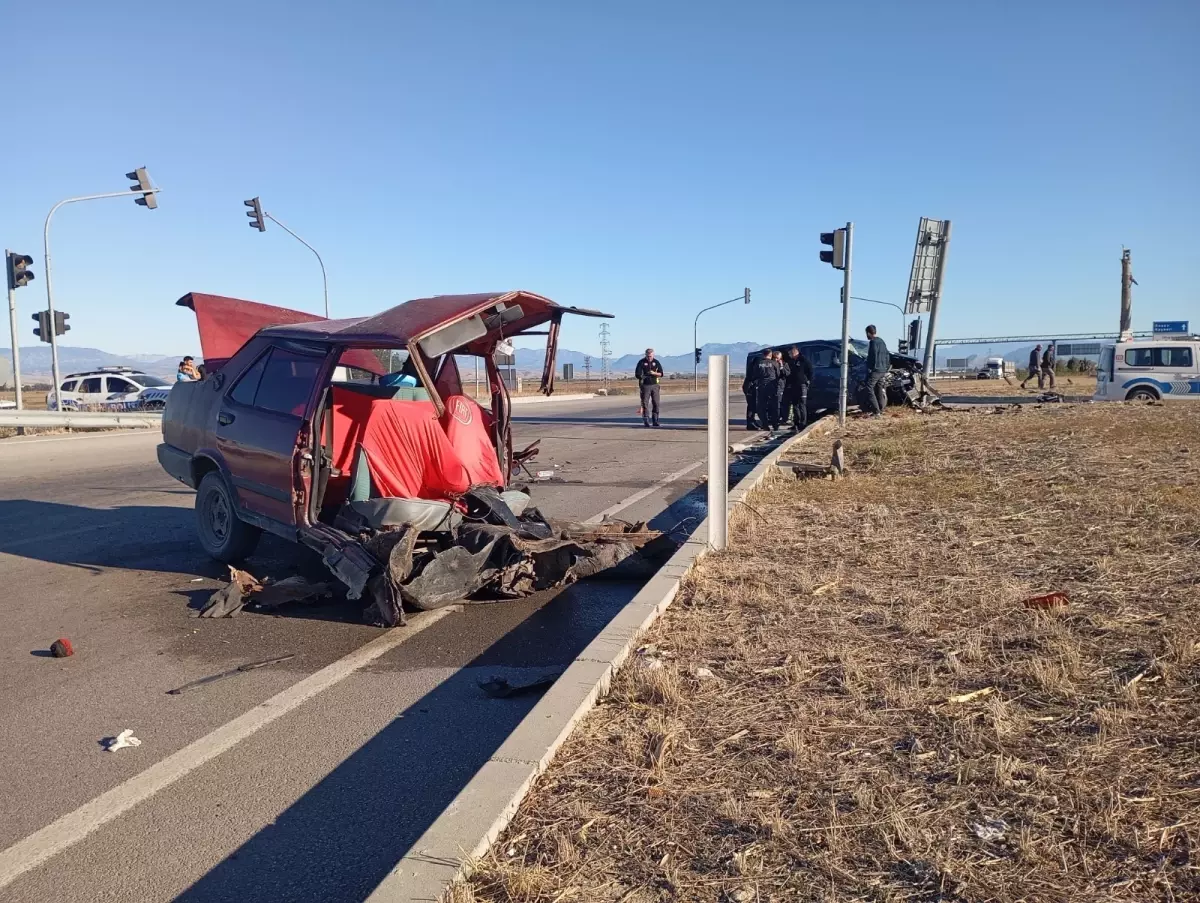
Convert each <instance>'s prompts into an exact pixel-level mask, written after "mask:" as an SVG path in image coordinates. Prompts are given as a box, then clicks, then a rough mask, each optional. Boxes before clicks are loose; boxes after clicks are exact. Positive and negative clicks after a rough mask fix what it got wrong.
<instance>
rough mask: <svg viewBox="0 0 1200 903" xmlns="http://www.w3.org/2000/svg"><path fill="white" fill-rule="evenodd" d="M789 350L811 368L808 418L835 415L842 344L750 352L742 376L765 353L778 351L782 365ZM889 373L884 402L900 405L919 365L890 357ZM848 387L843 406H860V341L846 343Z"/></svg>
mask: <svg viewBox="0 0 1200 903" xmlns="http://www.w3.org/2000/svg"><path fill="white" fill-rule="evenodd" d="M792 346H795V347H796V348H799V349H800V352H801V353H802V354H803V355H804V356H805V357H806V358H808V362H809V363H810V364H812V368H813V379H812V384H811V385H810V386H809V387H808V413H809V416H810V417H812V416H814V415H816V414H819V413H821V412H823V411H836V410H837V406H838V386H839V385H840V384H841V379H842V340H841V339H814V340H812V341H808V342H785V343H784V344H782V345H772V346H770V347H768V348H762V349H760V350H758V351H752V352H750V354H748V355H747V356H746V372H747V373H751V372H753V371H752V369H751V368H752V367H753V366H754V363H755V361H757V360H758V359H759V358H760V357H762V356H763V355H764V354H765V353H766V352H768V351H779V352H781V353H782V354H783V359H784V361H785V362H786V361H787V356H788V349H789V348H791V347H792ZM891 358H892V371H891V373H890V374H888V380H887V382H886V383H885V386H886V388H887V396H888V402H889V403H890V404H904V402H905V400H906V397H907V394H908V392H910V391H911V390H912V389H913V387H914V385H915V384H916V377H915V374H917V373H920V372H921V369H922V367H921V362H920V361H918V360H917V359H916V358H912V357H907V356H905V355H903V354H895V353H893V354H892V355H891ZM849 376H850V386H849V389H848V392H847V399H846V403H847V405H858V404H861V403H862V401H861V400H865V399H863V395H862V393H863V391H864V389H863V386H864V385H865V383H866V379H867V343H866V342H864V341H861V340H860V339H851V340H850V370H849Z"/></svg>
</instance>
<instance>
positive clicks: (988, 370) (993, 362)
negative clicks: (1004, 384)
mask: <svg viewBox="0 0 1200 903" xmlns="http://www.w3.org/2000/svg"><path fill="white" fill-rule="evenodd" d="M1016 372H1017V366H1016V364H1014V363H1013V362H1012V361H1006V360H1005V359H1004V358H1002V357H989V358H988V359H987V363H985V364H984V365H983V367H982V368H981V369H980V370H979V373H978V374H977V375H978V378H979V379H1004V378H1005V377H1007V376H1015V375H1016Z"/></svg>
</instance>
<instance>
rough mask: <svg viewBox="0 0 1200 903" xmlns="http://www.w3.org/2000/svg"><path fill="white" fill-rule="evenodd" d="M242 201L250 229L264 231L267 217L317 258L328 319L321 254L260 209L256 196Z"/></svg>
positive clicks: (325, 279)
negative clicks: (245, 207)
mask: <svg viewBox="0 0 1200 903" xmlns="http://www.w3.org/2000/svg"><path fill="white" fill-rule="evenodd" d="M242 203H243V204H244V205H245V206H247V207H249V208H250V209H249V210H247V211H246V216H248V217H250V222H248V223H246V225H247V226H249V227H250V228H251V229H257V230H258V231H259V232H266V231H267V224H266V223H265V222H264V220H268V219H269V220H270V221H271V222H273V223H274V224H275V225H277V226H278V227H279V228H280V229H282V230H283V231H284V232H286V233H287V234H288V235H290V236H292V238H294V239H296V241H298V242H300V244H302V245H304V247H306V248H308V249H309V250H310V251H312V252H313V255H314V256H315V257H316V258H317V263H319V264H320V265H321V284H322V285H323V286H324V289H325V319H326V320H328V319H329V279H328V278H327V277H326V276H325V261H324V260H322V259H321V255H320V254H318V253H317V249H316V248H314V247H313V246H312V245H310V244H309V243H308V242H306V241H305V240H304V239H303V238H301V237H300V236H299V235H297V234H296V233H295V232H293V231H292V230H291V229H289V228H288V227H287V226H285V225H284V224H283V223H281V222H280V221H279V220H277V219H275V217H273V216H271V214H270V213H268V212H267V211H266V210H263V209H262V201H260V200H259V199H258V198H251V199H250V200H248V201H242Z"/></svg>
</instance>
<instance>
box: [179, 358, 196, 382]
mask: <svg viewBox="0 0 1200 903" xmlns="http://www.w3.org/2000/svg"><path fill="white" fill-rule="evenodd" d="M198 379H200V371H199V370H198V369H197V367H196V359H195V358H194V357H192V356H191V355H190V354H189V355H188V356H187V357H185V358H184V359H183V360H181V361H180V362H179V369H178V370H176V371H175V382H177V383H181V382H195V381H196V380H198Z"/></svg>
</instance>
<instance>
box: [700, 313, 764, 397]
mask: <svg viewBox="0 0 1200 903" xmlns="http://www.w3.org/2000/svg"><path fill="white" fill-rule="evenodd" d="M747 291H749V289H747ZM748 297H749V295H747V294H742V295H739V296H738V297H736V298H730V299H729V300H728V301H722V302H721V303H720V304H714V305H713V306H712V307H706V308H704V310H702V311H700V314H703V313H707V312H708V311H710V310H716V309H717V308H718V307H724V306H725V305H726V304H732V303H733V302H734V301H745V303H747V304H749V303H750V302H749V301H746V299H747V298H748ZM700 314H696V319H695V320H693V321H692V357H693V359H694V360H695V363H694V364H692V391H693V392H699V391H700V358H699V357H696V349H698V348H699V347H700V332H699V329H700Z"/></svg>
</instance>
